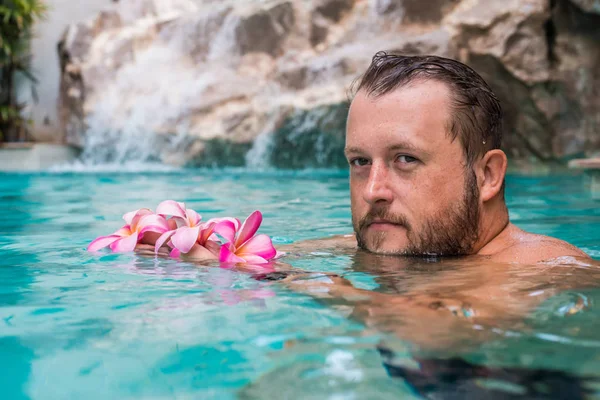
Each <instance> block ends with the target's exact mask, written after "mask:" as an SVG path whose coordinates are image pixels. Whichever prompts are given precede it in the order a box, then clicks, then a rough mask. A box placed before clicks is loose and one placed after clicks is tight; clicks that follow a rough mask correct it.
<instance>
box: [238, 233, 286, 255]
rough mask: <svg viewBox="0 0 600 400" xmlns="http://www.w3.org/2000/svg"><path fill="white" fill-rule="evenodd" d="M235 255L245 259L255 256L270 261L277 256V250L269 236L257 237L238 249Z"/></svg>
mask: <svg viewBox="0 0 600 400" xmlns="http://www.w3.org/2000/svg"><path fill="white" fill-rule="evenodd" d="M235 254H237V255H238V256H240V257H244V258H245V257H246V255H255V256H260V257H262V258H264V259H265V260H270V259H272V258H273V257H275V255H277V250H275V247H273V242H272V241H271V238H270V237H269V236H267V235H256V236H254V237H253V238H252V239H250V240H248V241H247V242H246V243H244V244H243V245H242V247H240V248H238V249H237V251H236V252H235Z"/></svg>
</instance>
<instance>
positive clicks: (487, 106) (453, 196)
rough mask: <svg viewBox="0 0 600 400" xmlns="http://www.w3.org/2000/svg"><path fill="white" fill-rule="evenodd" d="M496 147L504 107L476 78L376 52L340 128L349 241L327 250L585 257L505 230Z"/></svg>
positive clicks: (448, 66)
mask: <svg viewBox="0 0 600 400" xmlns="http://www.w3.org/2000/svg"><path fill="white" fill-rule="evenodd" d="M501 143H502V108H501V106H500V102H499V101H498V99H497V97H496V95H495V94H494V93H493V92H492V90H491V88H490V87H489V86H488V85H487V83H486V82H485V81H484V80H483V78H481V76H479V75H478V74H477V73H476V72H475V71H474V70H473V69H471V68H470V67H468V66H466V65H464V64H462V63H460V62H458V61H455V60H451V59H447V58H442V57H436V56H401V55H393V54H387V53H385V52H379V53H377V54H376V55H375V56H374V57H373V61H372V63H371V65H370V66H369V68H368V70H367V71H366V72H365V74H364V75H363V76H362V78H361V79H360V80H359V81H358V84H357V90H356V94H355V96H354V98H353V100H352V103H351V106H350V111H349V114H348V123H347V128H346V148H345V154H346V158H347V160H348V163H349V164H350V196H351V208H352V223H353V226H354V231H355V235H352V236H347V237H344V238H339V237H338V238H335V239H333V241H332V242H330V243H329V246H333V245H335V246H340V245H345V246H354V247H356V246H357V245H358V247H359V248H361V249H363V250H367V251H369V252H372V253H376V254H386V255H404V256H469V255H479V256H487V258H489V259H490V260H491V261H498V262H521V263H535V262H539V261H543V260H548V259H554V258H557V257H563V256H573V257H585V258H589V257H588V256H587V255H586V254H585V253H584V252H582V251H581V250H579V249H577V248H576V247H574V246H571V245H570V244H568V243H566V242H564V241H561V240H558V239H555V238H550V237H546V236H541V235H535V234H531V233H527V232H524V231H522V230H521V229H519V228H517V227H516V226H515V225H513V224H511V223H510V222H509V216H508V210H507V207H506V202H505V198H504V178H505V174H506V168H507V158H506V155H505V153H504V152H503V151H502V150H501V149H500V147H501ZM307 245H308V244H304V245H302V247H305V246H307ZM314 245H318V246H323V245H325V243H323V242H322V241H315V243H314Z"/></svg>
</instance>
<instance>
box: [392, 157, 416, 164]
mask: <svg viewBox="0 0 600 400" xmlns="http://www.w3.org/2000/svg"><path fill="white" fill-rule="evenodd" d="M396 161H398V162H400V163H402V164H412V163H414V162H417V161H419V160H417V159H416V158H414V157H411V156H406V155H400V156H398V157H396Z"/></svg>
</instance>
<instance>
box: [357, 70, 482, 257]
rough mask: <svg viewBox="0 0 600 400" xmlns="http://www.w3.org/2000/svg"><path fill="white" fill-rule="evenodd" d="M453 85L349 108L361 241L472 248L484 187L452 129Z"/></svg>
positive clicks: (390, 250) (427, 251) (404, 250)
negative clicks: (471, 167) (469, 164)
mask: <svg viewBox="0 0 600 400" xmlns="http://www.w3.org/2000/svg"><path fill="white" fill-rule="evenodd" d="M450 117H451V115H450V97H449V89H448V87H447V86H446V85H445V84H443V83H440V82H436V81H423V82H413V83H411V84H409V85H408V86H405V87H403V88H401V89H398V90H395V91H393V92H391V93H388V94H385V95H383V96H381V97H371V96H368V95H367V94H366V93H365V92H363V91H360V92H359V93H358V94H357V95H356V97H355V98H354V100H353V102H352V105H351V107H350V113H349V115H348V126H347V131H346V157H347V159H348V162H349V163H350V195H351V203H352V223H353V225H354V230H355V232H356V236H357V240H358V244H359V246H360V247H361V248H364V249H366V250H369V251H372V252H375V253H382V254H404V255H433V254H437V255H463V254H470V253H471V252H472V250H473V246H474V244H475V242H476V240H477V237H478V232H479V229H478V228H479V226H478V224H479V190H478V186H477V180H476V177H475V175H474V173H473V172H472V171H471V169H468V170H467V168H466V166H465V163H466V161H465V156H464V153H463V149H462V145H461V142H460V140H459V139H458V138H457V139H456V140H451V139H452V138H451V136H450V135H449V122H450Z"/></svg>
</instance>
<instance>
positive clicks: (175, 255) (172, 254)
mask: <svg viewBox="0 0 600 400" xmlns="http://www.w3.org/2000/svg"><path fill="white" fill-rule="evenodd" d="M179 256H181V252H180V251H179V250H177V249H173V250H171V252H170V253H169V257H171V258H179Z"/></svg>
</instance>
